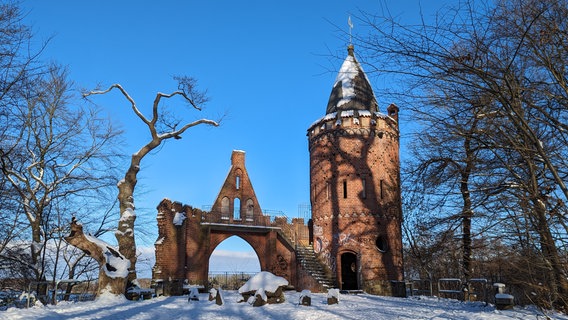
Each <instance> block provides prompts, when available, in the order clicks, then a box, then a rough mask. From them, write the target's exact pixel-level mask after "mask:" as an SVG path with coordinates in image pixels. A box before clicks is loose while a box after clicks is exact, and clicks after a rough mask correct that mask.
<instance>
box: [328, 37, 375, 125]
mask: <svg viewBox="0 0 568 320" xmlns="http://www.w3.org/2000/svg"><path fill="white" fill-rule="evenodd" d="M347 50H348V53H349V54H348V55H347V58H345V61H343V64H342V65H341V68H340V69H339V73H338V74H337V78H336V79H335V83H334V84H333V89H332V90H331V94H330V96H329V101H328V103H327V109H326V113H327V114H329V113H334V112H337V111H340V110H368V111H370V112H377V111H378V104H377V100H376V99H375V94H374V93H373V89H372V87H371V84H370V83H369V79H368V78H367V75H366V74H365V72H364V71H363V68H361V65H360V64H359V62H358V61H357V59H356V58H355V54H354V53H353V50H354V49H353V46H352V45H350V46H349V47H348V49H347Z"/></svg>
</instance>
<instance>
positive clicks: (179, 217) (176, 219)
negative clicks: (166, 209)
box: [174, 212, 186, 226]
mask: <svg viewBox="0 0 568 320" xmlns="http://www.w3.org/2000/svg"><path fill="white" fill-rule="evenodd" d="M185 219H186V217H185V213H183V212H176V215H175V216H174V224H175V225H176V226H181V225H182V224H183V220H185Z"/></svg>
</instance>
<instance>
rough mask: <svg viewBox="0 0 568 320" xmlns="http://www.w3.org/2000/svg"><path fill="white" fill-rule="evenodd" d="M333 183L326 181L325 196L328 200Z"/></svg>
mask: <svg viewBox="0 0 568 320" xmlns="http://www.w3.org/2000/svg"><path fill="white" fill-rule="evenodd" d="M330 188H331V184H330V183H329V182H326V183H325V197H326V199H327V200H329V197H330V194H331V190H330Z"/></svg>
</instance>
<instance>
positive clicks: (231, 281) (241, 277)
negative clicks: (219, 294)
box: [209, 271, 256, 290]
mask: <svg viewBox="0 0 568 320" xmlns="http://www.w3.org/2000/svg"><path fill="white" fill-rule="evenodd" d="M255 274H256V273H255V272H234V271H217V272H210V273H209V286H210V287H217V286H219V287H220V288H221V289H223V290H238V289H239V288H240V287H242V286H243V285H244V284H245V283H246V282H247V281H248V280H249V279H250V278H251V277H252V276H254V275H255Z"/></svg>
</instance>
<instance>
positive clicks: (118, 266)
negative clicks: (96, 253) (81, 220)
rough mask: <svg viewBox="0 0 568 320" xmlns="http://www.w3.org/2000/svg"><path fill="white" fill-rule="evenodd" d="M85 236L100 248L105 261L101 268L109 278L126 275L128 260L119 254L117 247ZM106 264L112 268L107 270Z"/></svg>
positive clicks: (128, 265) (128, 266)
mask: <svg viewBox="0 0 568 320" xmlns="http://www.w3.org/2000/svg"><path fill="white" fill-rule="evenodd" d="M85 238H87V240H89V241H91V242H93V243H94V244H96V245H97V246H98V247H99V248H101V250H102V252H103V254H104V255H105V259H106V262H107V263H105V264H104V265H103V270H104V272H105V273H106V275H107V276H109V277H111V278H117V277H118V278H124V277H126V276H128V268H130V261H129V260H128V259H126V258H125V257H124V256H123V255H122V254H120V253H119V252H118V249H117V248H115V247H113V246H111V245H109V244H108V243H106V242H104V241H103V240H101V239H98V238H96V237H93V236H90V235H85ZM108 266H111V267H112V268H113V270H109V268H108Z"/></svg>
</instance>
